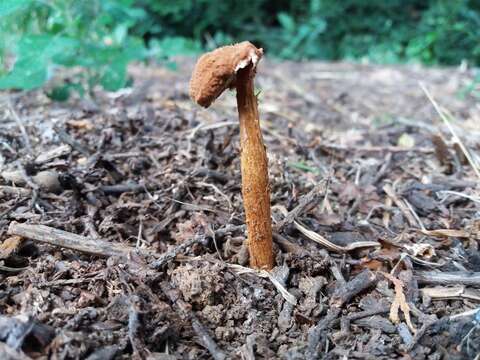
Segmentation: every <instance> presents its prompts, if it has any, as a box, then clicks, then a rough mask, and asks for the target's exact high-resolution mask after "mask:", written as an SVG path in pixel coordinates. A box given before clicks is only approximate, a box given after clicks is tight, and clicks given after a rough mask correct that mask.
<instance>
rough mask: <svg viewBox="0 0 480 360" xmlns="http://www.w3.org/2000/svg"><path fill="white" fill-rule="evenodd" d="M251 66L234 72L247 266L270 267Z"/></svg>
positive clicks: (264, 166)
mask: <svg viewBox="0 0 480 360" xmlns="http://www.w3.org/2000/svg"><path fill="white" fill-rule="evenodd" d="M253 76H254V70H253V69H252V67H251V66H248V67H246V68H245V69H241V70H239V71H238V73H237V78H236V87H237V105H238V115H239V118H240V145H241V170H242V195H243V203H244V208H245V217H246V222H247V231H248V249H249V252H250V266H251V267H253V268H257V269H265V270H270V269H272V268H273V250H272V221H271V217H270V187H269V185H268V159H267V153H266V151H265V145H264V144H263V137H262V133H261V130H260V120H259V116H258V108H257V98H256V96H255V93H254V85H253Z"/></svg>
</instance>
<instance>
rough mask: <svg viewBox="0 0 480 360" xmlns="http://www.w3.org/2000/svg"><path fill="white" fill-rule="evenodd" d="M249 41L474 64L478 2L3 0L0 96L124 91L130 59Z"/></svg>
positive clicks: (289, 52)
mask: <svg viewBox="0 0 480 360" xmlns="http://www.w3.org/2000/svg"><path fill="white" fill-rule="evenodd" d="M243 39H250V40H251V41H253V42H255V43H256V44H257V45H260V46H262V47H264V48H265V49H266V50H267V51H268V54H269V55H270V56H276V57H278V58H282V59H293V60H303V59H311V58H318V59H326V60H339V59H348V60H355V61H357V60H369V61H372V62H377V63H399V62H421V63H424V64H427V65H432V64H435V65H456V64H459V63H460V62H462V61H468V62H469V63H470V64H472V65H474V66H478V65H479V64H480V41H479V39H480V1H478V0H389V1H384V0H342V1H338V0H295V1H289V0H277V1H268V0H250V1H248V2H244V1H234V0H223V1H211V0H175V1H172V0H82V1H78V0H2V1H0V89H25V90H28V89H33V88H36V87H40V86H42V85H44V84H45V83H46V82H47V81H48V80H49V79H51V78H52V76H53V74H55V72H56V70H58V69H60V68H62V67H69V68H80V69H82V71H78V72H77V73H76V75H75V76H74V77H73V78H69V80H68V82H65V83H63V84H62V85H61V86H59V87H56V88H55V89H54V90H52V92H51V95H52V96H53V97H55V98H58V99H62V98H65V97H67V96H68V93H69V92H70V91H71V90H72V89H74V90H77V91H79V92H83V91H84V90H91V89H92V88H93V86H95V85H96V84H100V85H101V86H103V87H104V88H105V89H107V90H116V89H119V88H121V87H124V86H125V85H126V84H127V82H128V79H127V76H126V71H125V69H126V66H127V64H128V63H129V62H131V61H133V60H147V59H156V60H160V61H168V58H169V56H171V55H176V54H195V53H198V52H199V51H201V50H202V49H203V48H207V49H208V48H213V47H216V46H219V45H223V44H226V43H231V42H234V41H237V40H243Z"/></svg>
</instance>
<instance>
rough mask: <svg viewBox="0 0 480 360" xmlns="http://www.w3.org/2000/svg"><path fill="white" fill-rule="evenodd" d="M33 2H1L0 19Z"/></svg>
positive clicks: (26, 0) (10, 0)
mask: <svg viewBox="0 0 480 360" xmlns="http://www.w3.org/2000/svg"><path fill="white" fill-rule="evenodd" d="M32 1H33V0H1V1H0V17H4V16H8V15H11V14H13V13H14V12H16V11H18V10H21V9H22V8H25V7H27V6H28V5H30V4H31V3H32Z"/></svg>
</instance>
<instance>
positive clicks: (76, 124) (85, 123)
mask: <svg viewBox="0 0 480 360" xmlns="http://www.w3.org/2000/svg"><path fill="white" fill-rule="evenodd" d="M67 124H68V125H69V126H71V127H72V128H75V129H79V130H86V131H90V130H93V129H94V126H93V124H92V122H91V121H90V120H87V119H80V120H68V121H67Z"/></svg>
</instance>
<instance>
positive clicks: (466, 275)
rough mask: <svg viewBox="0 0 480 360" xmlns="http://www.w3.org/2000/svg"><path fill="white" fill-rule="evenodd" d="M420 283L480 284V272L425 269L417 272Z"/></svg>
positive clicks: (416, 276)
mask: <svg viewBox="0 0 480 360" xmlns="http://www.w3.org/2000/svg"><path fill="white" fill-rule="evenodd" d="M415 278H416V279H417V281H418V283H419V284H434V285H460V284H462V285H471V286H480V272H464V271H454V272H436V271H424V272H417V273H416V274H415Z"/></svg>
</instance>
